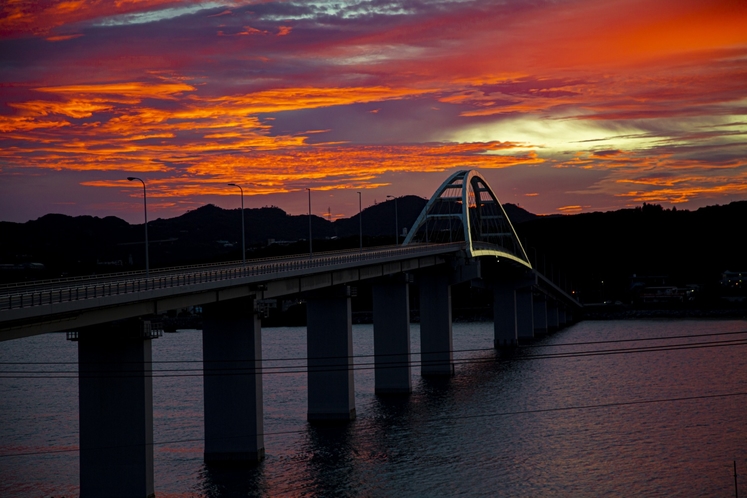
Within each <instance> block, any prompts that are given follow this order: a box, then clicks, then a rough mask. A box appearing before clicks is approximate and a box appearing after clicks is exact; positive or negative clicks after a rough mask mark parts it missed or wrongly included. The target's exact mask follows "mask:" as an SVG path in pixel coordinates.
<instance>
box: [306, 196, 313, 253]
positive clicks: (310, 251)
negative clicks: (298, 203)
mask: <svg viewBox="0 0 747 498" xmlns="http://www.w3.org/2000/svg"><path fill="white" fill-rule="evenodd" d="M306 190H308V191H309V259H311V258H313V257H314V251H313V250H312V247H311V189H310V188H308V187H307V188H306Z"/></svg>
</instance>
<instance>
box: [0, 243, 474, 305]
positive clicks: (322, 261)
mask: <svg viewBox="0 0 747 498" xmlns="http://www.w3.org/2000/svg"><path fill="white" fill-rule="evenodd" d="M461 246H462V243H454V244H429V245H415V246H406V247H396V248H389V249H380V250H373V251H365V252H359V251H355V252H353V251H348V252H344V253H335V254H327V255H317V256H315V257H313V258H306V259H300V257H298V256H296V257H293V258H286V259H285V260H282V259H278V260H275V261H266V260H263V261H260V262H258V261H256V260H255V261H248V262H247V266H238V267H228V268H226V267H225V264H222V266H223V268H215V269H210V268H209V267H202V268H199V267H198V268H195V267H191V268H189V270H188V271H185V270H183V269H180V268H179V267H176V268H165V269H163V270H162V272H165V273H166V272H167V273H170V274H169V275H160V276H159V275H156V276H150V277H142V278H135V279H132V278H128V277H130V276H131V275H129V274H127V275H120V278H119V279H117V278H112V275H111V274H109V275H102V276H101V277H99V282H95V281H94V282H90V283H85V284H83V285H70V286H64V285H63V286H58V287H55V288H51V289H50V288H37V289H27V290H24V291H22V292H2V291H7V290H11V289H2V291H0V311H3V310H11V309H18V308H28V307H32V306H45V305H52V304H59V303H65V302H72V301H81V300H86V299H98V298H101V297H108V296H117V295H121V294H133V293H138V292H146V291H152V290H157V289H168V288H178V287H182V286H187V285H193V284H203V283H209V282H218V281H226V280H233V279H238V278H246V277H254V276H262V275H271V274H278V275H281V274H283V273H287V272H291V271H298V270H311V269H321V268H324V267H329V266H336V265H340V264H346V263H357V262H364V261H372V260H378V259H388V258H392V257H400V256H414V255H417V254H428V253H446V252H451V251H455V250H458V249H459V248H460V247H461ZM258 263H259V264H258ZM195 269H198V270H201V271H194V270H195ZM46 285H48V283H47V284H46Z"/></svg>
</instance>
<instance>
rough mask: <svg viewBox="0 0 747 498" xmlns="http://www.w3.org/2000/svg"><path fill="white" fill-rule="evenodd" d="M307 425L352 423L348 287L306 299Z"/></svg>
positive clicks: (351, 370)
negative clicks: (339, 422) (349, 421)
mask: <svg viewBox="0 0 747 498" xmlns="http://www.w3.org/2000/svg"><path fill="white" fill-rule="evenodd" d="M306 322H307V325H306V330H307V332H306V348H307V357H308V383H309V411H308V420H309V422H332V421H348V420H354V419H355V391H354V383H353V327H352V322H351V311H350V289H349V287H338V288H331V289H324V290H321V291H316V292H314V293H313V294H311V295H309V296H308V297H307V299H306Z"/></svg>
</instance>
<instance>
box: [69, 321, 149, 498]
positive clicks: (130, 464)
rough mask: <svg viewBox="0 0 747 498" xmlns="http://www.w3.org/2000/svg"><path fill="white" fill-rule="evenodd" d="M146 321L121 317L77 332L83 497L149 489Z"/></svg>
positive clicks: (144, 493) (138, 493)
mask: <svg viewBox="0 0 747 498" xmlns="http://www.w3.org/2000/svg"><path fill="white" fill-rule="evenodd" d="M149 325H150V324H149V323H148V322H140V321H139V320H126V321H122V322H116V323H113V324H106V325H103V326H99V327H95V328H91V329H84V330H81V331H80V333H79V335H78V369H79V374H80V376H79V380H78V389H79V416H80V496H81V497H83V498H87V497H98V496H117V497H120V496H121V497H143V498H145V497H151V496H153V495H154V494H153V493H154V488H153V380H152V377H151V341H150V339H149V338H144V334H143V327H144V326H145V327H147V328H148V329H149Z"/></svg>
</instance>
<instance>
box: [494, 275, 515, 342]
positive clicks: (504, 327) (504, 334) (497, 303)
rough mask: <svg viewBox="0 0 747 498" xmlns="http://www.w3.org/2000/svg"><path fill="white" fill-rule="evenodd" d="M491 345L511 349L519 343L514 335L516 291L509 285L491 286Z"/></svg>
mask: <svg viewBox="0 0 747 498" xmlns="http://www.w3.org/2000/svg"><path fill="white" fill-rule="evenodd" d="M493 333H494V339H493V345H494V347H496V348H501V347H512V346H516V345H518V343H519V338H518V336H517V334H516V291H515V290H514V286H513V285H510V284H504V285H500V284H495V285H494V286H493Z"/></svg>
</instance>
